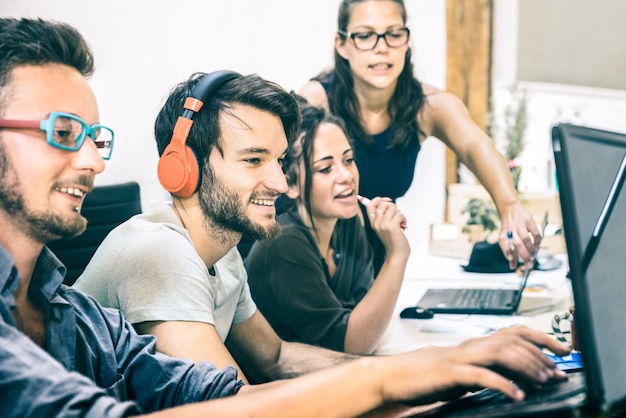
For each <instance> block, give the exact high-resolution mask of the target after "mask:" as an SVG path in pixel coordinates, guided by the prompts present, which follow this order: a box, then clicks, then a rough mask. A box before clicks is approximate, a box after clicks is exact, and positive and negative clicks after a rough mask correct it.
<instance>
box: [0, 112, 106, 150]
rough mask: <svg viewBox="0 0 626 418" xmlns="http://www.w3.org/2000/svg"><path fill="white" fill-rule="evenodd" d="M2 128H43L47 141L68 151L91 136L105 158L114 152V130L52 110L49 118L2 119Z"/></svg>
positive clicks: (0, 124)
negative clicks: (89, 123)
mask: <svg viewBox="0 0 626 418" xmlns="http://www.w3.org/2000/svg"><path fill="white" fill-rule="evenodd" d="M0 128H10V129H41V130H42V131H44V132H45V133H46V141H48V144H50V145H52V146H53V147H55V148H60V149H62V150H66V151H78V150H79V149H80V147H81V146H82V145H83V142H85V138H86V137H87V136H89V137H90V138H91V139H92V140H93V142H94V143H95V144H96V148H98V152H99V153H100V156H101V157H102V159H104V160H108V159H109V158H111V153H112V152H113V139H114V137H115V135H114V134H113V130H112V129H111V128H109V127H106V126H104V125H100V124H98V123H97V124H95V125H91V126H89V125H88V124H87V122H85V121H84V120H82V119H81V118H79V117H78V116H75V115H72V114H69V113H64V112H52V113H51V114H50V117H49V118H48V119H47V120H14V119H0Z"/></svg>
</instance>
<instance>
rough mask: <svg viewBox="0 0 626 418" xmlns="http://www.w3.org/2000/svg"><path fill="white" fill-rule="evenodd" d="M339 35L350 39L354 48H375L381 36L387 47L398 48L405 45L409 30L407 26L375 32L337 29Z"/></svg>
mask: <svg viewBox="0 0 626 418" xmlns="http://www.w3.org/2000/svg"><path fill="white" fill-rule="evenodd" d="M337 33H338V34H339V35H341V36H345V37H346V38H350V39H352V42H354V46H355V47H356V49H360V50H362V51H369V50H371V49H374V48H376V45H378V41H379V40H380V38H383V39H384V40H385V42H386V43H387V46H388V47H389V48H399V47H401V46H404V45H406V44H407V43H408V42H409V35H410V33H411V32H410V31H409V28H395V29H389V30H388V31H387V32H385V33H376V32H372V31H370V32H344V31H342V30H340V31H337Z"/></svg>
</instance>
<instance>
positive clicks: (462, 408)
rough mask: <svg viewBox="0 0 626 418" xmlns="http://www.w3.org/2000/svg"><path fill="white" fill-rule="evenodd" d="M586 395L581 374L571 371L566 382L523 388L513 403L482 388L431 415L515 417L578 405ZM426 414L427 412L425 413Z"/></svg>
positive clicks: (582, 374) (496, 392) (493, 391)
mask: <svg viewBox="0 0 626 418" xmlns="http://www.w3.org/2000/svg"><path fill="white" fill-rule="evenodd" d="M585 398H586V385H585V378H584V373H571V374H570V375H569V379H568V380H566V381H556V382H553V383H550V384H547V385H544V386H543V387H542V388H541V389H537V390H527V391H526V398H525V399H524V400H523V401H520V402H515V401H513V400H511V399H510V398H508V397H507V396H505V395H503V394H502V393H500V392H498V391H495V390H491V389H484V390H482V391H480V392H477V393H475V394H473V395H470V396H467V397H464V398H461V399H459V400H456V401H452V402H449V403H448V404H446V405H444V406H443V407H442V408H441V409H439V410H438V413H437V414H436V415H434V416H441V417H478V416H480V417H490V416H494V417H495V416H515V415H524V414H530V413H537V412H541V411H549V410H555V409H558V408H559V407H561V408H562V407H565V406H568V405H569V406H575V405H581V404H582V403H583V402H584V399H585ZM428 416H430V414H429V415H428Z"/></svg>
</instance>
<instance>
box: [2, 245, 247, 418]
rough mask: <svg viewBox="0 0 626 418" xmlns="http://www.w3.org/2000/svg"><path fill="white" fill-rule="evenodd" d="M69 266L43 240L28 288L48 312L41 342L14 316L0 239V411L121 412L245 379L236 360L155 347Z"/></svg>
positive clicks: (9, 270) (12, 274)
mask: <svg viewBox="0 0 626 418" xmlns="http://www.w3.org/2000/svg"><path fill="white" fill-rule="evenodd" d="M64 274H65V267H63V265H61V263H60V262H59V261H58V259H57V258H56V257H55V256H54V255H53V254H52V252H51V251H50V250H48V248H44V249H43V251H42V253H41V254H40V256H39V259H38V260H37V265H36V266H35V270H34V273H33V278H32V281H31V284H30V287H29V289H28V292H29V297H30V298H31V299H33V300H35V301H37V302H38V303H39V304H40V305H41V306H42V307H43V309H44V311H45V313H46V349H45V350H43V349H42V348H41V347H39V346H38V345H37V344H35V343H34V342H33V341H32V340H31V339H30V338H28V337H27V336H26V335H25V334H23V333H22V332H21V331H20V330H19V329H18V328H17V326H16V324H15V322H14V320H13V317H12V315H11V310H12V309H14V308H15V306H16V304H15V298H14V293H15V290H16V289H17V286H18V284H19V280H20V279H19V274H18V272H17V270H16V268H15V262H14V260H13V259H12V257H11V256H10V254H9V253H8V252H7V251H6V250H5V249H4V248H3V247H2V246H0V416H2V417H6V418H9V417H16V418H17V417H19V418H25V417H52V416H63V417H74V416H76V417H78V416H81V417H122V416H128V415H136V414H138V413H148V412H154V411H157V410H161V409H165V408H168V407H172V406H176V405H182V404H186V403H190V402H197V401H201V400H205V399H213V398H220V397H225V396H230V395H233V394H235V393H236V392H237V391H238V390H239V388H240V387H241V385H243V382H242V381H241V380H239V379H237V372H236V369H235V368H233V367H232V366H228V367H226V368H225V369H224V370H222V371H220V370H218V369H217V368H216V367H215V366H214V365H213V364H211V363H209V362H204V363H199V364H197V365H194V364H193V363H192V362H191V361H187V360H183V359H174V358H170V357H167V356H165V355H162V354H160V353H157V352H155V339H154V337H152V336H145V335H138V334H137V333H136V332H135V331H134V330H133V328H132V326H131V325H130V324H129V323H128V322H126V321H125V320H124V318H123V317H122V315H121V314H120V312H119V311H117V310H113V309H107V308H103V307H101V306H100V305H99V304H98V303H97V302H96V301H94V300H93V299H91V298H90V297H89V296H87V295H85V294H83V293H81V292H80V291H78V290H76V289H72V288H70V287H68V286H66V285H64V284H62V282H63V276H64Z"/></svg>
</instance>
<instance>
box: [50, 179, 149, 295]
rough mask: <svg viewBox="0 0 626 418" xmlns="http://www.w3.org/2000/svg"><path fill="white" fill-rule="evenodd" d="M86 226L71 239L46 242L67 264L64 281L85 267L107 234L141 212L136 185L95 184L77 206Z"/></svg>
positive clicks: (76, 275)
mask: <svg viewBox="0 0 626 418" xmlns="http://www.w3.org/2000/svg"><path fill="white" fill-rule="evenodd" d="M81 213H82V215H83V216H84V217H85V218H87V229H86V230H85V232H83V233H82V234H81V235H79V236H77V237H75V238H71V239H60V240H57V241H52V242H50V243H48V247H49V248H50V249H51V250H52V252H54V254H55V255H56V256H57V257H58V258H59V260H61V261H62V262H63V264H65V266H66V267H67V274H66V276H65V283H66V284H67V285H69V286H71V285H72V284H74V282H75V281H76V279H77V278H78V276H80V275H81V274H82V272H83V270H84V269H85V267H87V264H88V263H89V261H90V260H91V257H93V255H94V253H95V252H96V249H97V248H98V246H99V245H100V243H102V241H103V240H104V238H105V237H106V236H107V234H108V233H109V232H110V231H111V230H112V229H113V228H115V227H116V226H118V225H119V224H121V223H122V222H124V221H126V220H127V219H129V218H130V217H132V216H133V215H136V214H138V213H141V200H140V196H139V184H137V183H136V182H129V183H123V184H114V185H107V186H98V187H94V189H93V190H92V191H91V193H89V194H88V195H87V196H86V197H85V201H84V202H83V206H82V209H81Z"/></svg>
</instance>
